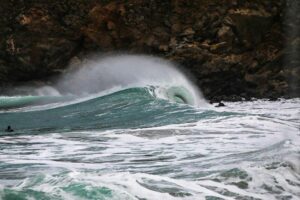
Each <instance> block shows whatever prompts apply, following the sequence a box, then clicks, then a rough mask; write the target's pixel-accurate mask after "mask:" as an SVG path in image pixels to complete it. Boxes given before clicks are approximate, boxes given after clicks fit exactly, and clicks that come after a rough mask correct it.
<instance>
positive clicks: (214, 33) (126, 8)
mask: <svg viewBox="0 0 300 200" xmlns="http://www.w3.org/2000/svg"><path fill="white" fill-rule="evenodd" d="M3 1H4V2H2V6H1V7H0V13H2V17H1V19H0V30H1V31H0V92H1V94H2V93H4V92H5V88H8V86H11V87H13V86H14V85H20V84H23V83H27V82H34V81H38V82H47V81H49V80H51V79H52V78H53V77H55V76H57V75H60V74H62V73H64V72H65V71H66V68H67V67H68V65H69V63H70V62H73V61H74V58H76V59H75V60H79V62H80V59H81V58H84V57H85V56H86V55H89V54H90V53H93V52H99V53H101V52H103V53H110V52H128V53H143V54H151V55H155V56H159V57H163V58H166V59H169V60H171V61H174V62H176V63H178V64H179V65H180V66H181V67H182V68H184V70H186V71H188V72H189V73H191V74H192V75H193V76H194V77H195V82H196V84H197V85H198V86H199V88H200V89H201V90H202V92H203V94H204V96H205V97H206V98H207V99H210V100H214V101H221V100H225V101H227V100H230V101H236V100H240V99H243V98H244V99H251V98H252V97H255V98H270V99H276V98H278V97H286V98H287V97H299V96H300V56H299V55H300V42H299V41H300V32H299V27H300V17H299V13H298V12H297V10H299V9H300V6H299V4H300V3H299V1H297V0H279V1H272V0H266V1H258V0H254V1H253V0H251V1H250V0H245V1H241V0H234V1H232V0H221V1H220V0H211V1H207V0H199V1H193V0H168V1H163V2H162V1H159V0H151V1H139V0H126V1H125V0H121V1H105V0H91V1H86V0H72V1H71V0H60V1H58V0H57V1H56V0H54V1H51V2H48V1H43V0H36V1H34V2H32V1H20V0H3ZM297 8H298V9H297ZM290 12H292V13H290ZM50 82H51V81H50Z"/></svg>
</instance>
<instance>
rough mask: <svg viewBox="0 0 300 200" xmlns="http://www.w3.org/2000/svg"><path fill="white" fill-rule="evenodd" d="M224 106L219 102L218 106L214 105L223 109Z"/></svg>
mask: <svg viewBox="0 0 300 200" xmlns="http://www.w3.org/2000/svg"><path fill="white" fill-rule="evenodd" d="M224 106H225V104H224V103H222V102H219V104H218V105H216V106H215V107H224Z"/></svg>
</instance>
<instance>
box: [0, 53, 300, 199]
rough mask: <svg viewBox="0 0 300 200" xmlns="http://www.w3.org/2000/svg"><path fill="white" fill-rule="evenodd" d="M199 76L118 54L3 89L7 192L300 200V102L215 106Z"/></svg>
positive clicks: (1, 162) (0, 124)
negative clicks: (12, 90) (196, 80)
mask: <svg viewBox="0 0 300 200" xmlns="http://www.w3.org/2000/svg"><path fill="white" fill-rule="evenodd" d="M190 79H191V78H190V77H189V76H187V75H184V73H183V72H181V71H180V70H178V69H177V68H176V66H174V63H170V62H167V61H165V60H162V59H159V58H154V57H150V56H136V55H117V56H108V57H101V58H97V59H95V58H93V59H90V60H89V61H87V62H84V63H82V66H81V67H80V68H79V69H78V68H74V70H72V71H71V72H70V73H68V74H66V75H64V76H63V77H61V78H60V79H59V80H58V81H57V83H56V85H54V86H51V87H41V88H26V90H28V93H27V94H26V95H24V94H22V95H21V94H16V95H15V96H2V97H0V128H1V129H0V199H3V200H18V199H20V200H25V199H26V200H31V199H36V200H40V199H43V200H44V199H45V200H48V199H49V200H54V199H55V200H64V199H70V200H77V199H78V200H84V199H91V200H92V199H95V200H96V199H97V200H98V199H101V200H102V199H103V200H110V199H116V200H119V199H121V200H123V199H128V200H129V199H130V200H131V199H136V200H141V199H143V200H146V199H147V200H160V199H165V200H167V199H188V200H190V199H191V200H192V199H196V200H198V199H205V200H220V199H226V200H227V199H243V200H248V199H249V200H250V199H251V200H252V199H262V200H272V199H274V200H277V199H280V200H283V199H295V200H297V199H300V99H299V98H298V99H297V98H296V99H288V100H287V99H279V100H277V101H267V100H255V101H241V102H225V105H226V106H225V107H215V105H211V104H208V103H207V101H206V100H205V99H204V98H203V97H202V95H201V92H200V91H199V90H198V89H197V87H196V86H195V85H194V84H193V83H192V81H190ZM22 91H24V88H22ZM8 125H11V126H12V128H13V129H14V132H10V133H8V132H5V131H4V129H5V128H6V127H7V126H8Z"/></svg>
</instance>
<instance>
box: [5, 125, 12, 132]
mask: <svg viewBox="0 0 300 200" xmlns="http://www.w3.org/2000/svg"><path fill="white" fill-rule="evenodd" d="M5 132H14V130H13V129H12V128H11V127H10V126H8V127H7V128H6V129H5Z"/></svg>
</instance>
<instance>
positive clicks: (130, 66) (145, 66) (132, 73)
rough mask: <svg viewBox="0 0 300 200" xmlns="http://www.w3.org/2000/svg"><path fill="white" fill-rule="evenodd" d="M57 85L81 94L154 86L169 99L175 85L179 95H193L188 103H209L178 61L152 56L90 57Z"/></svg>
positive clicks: (65, 91)
mask: <svg viewBox="0 0 300 200" xmlns="http://www.w3.org/2000/svg"><path fill="white" fill-rule="evenodd" d="M56 87H57V88H58V89H59V90H60V91H63V92H64V93H66V94H74V95H78V96H82V95H90V94H95V93H98V92H101V91H104V90H110V89H112V88H118V89H119V90H122V89H126V88H132V87H154V88H155V94H156V95H157V97H160V98H165V99H169V100H174V99H175V98H170V95H168V93H170V92H168V89H169V88H173V89H172V90H173V93H174V87H177V88H182V89H178V90H177V91H178V93H175V94H174V95H175V96H176V95H177V96H179V97H180V98H181V96H182V95H189V96H183V97H182V99H190V100H189V101H187V102H184V103H188V104H191V105H194V106H201V105H202V106H204V105H205V104H206V103H205V100H204V98H203V97H202V94H201V92H200V91H199V90H198V88H197V87H196V86H195V85H194V84H193V83H192V82H191V81H190V80H189V79H188V78H187V77H186V76H185V75H184V74H183V73H182V72H181V71H180V70H178V69H177V68H176V67H175V65H174V64H172V63H171V62H169V61H166V60H163V59H160V58H157V57H151V56H142V55H116V56H108V57H102V58H100V59H96V60H89V61H88V62H86V63H85V64H83V66H81V67H80V68H79V69H78V70H76V71H74V72H72V73H69V74H67V75H65V76H63V77H62V79H61V80H60V81H59V82H58V84H57V86H56ZM181 91H186V92H181ZM175 92H176V91H175ZM175 96H174V97H175ZM175 101H176V100H175Z"/></svg>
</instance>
